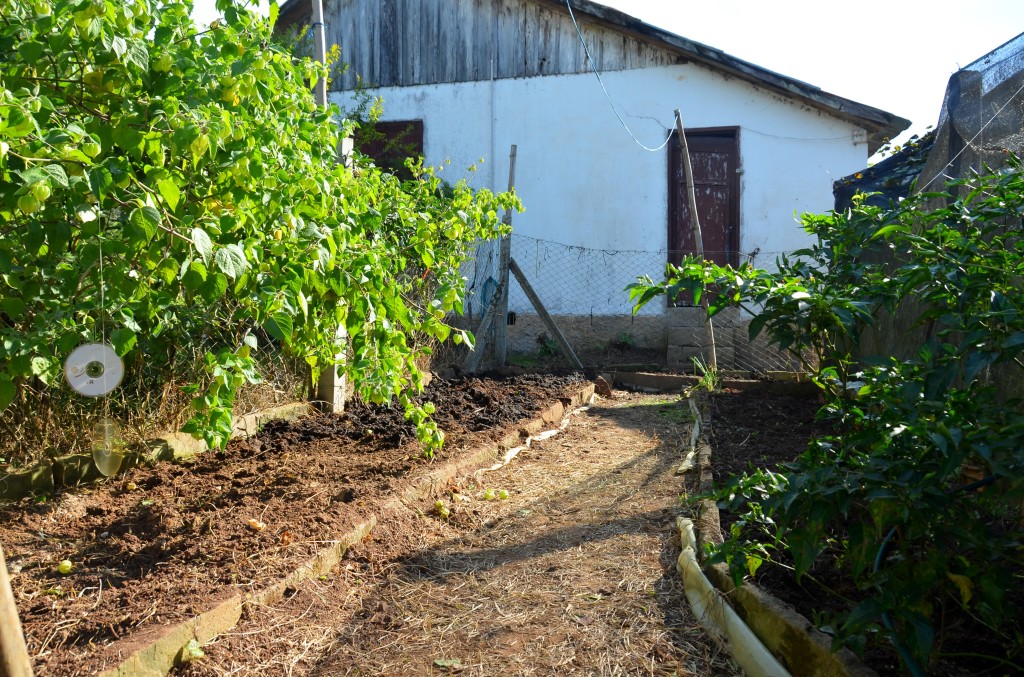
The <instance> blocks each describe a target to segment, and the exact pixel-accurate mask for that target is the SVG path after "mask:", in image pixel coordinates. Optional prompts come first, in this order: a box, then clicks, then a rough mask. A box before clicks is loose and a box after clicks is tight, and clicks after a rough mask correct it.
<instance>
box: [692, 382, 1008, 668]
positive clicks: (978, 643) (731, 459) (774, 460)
mask: <svg viewBox="0 0 1024 677" xmlns="http://www.w3.org/2000/svg"><path fill="white" fill-rule="evenodd" d="M819 406H820V404H819V403H818V401H817V400H815V399H813V398H806V397H794V396H788V395H778V394H771V393H766V392H764V391H757V390H749V391H739V390H730V389H726V390H725V391H723V392H720V393H716V394H715V395H714V396H713V397H711V398H710V401H709V403H708V407H707V409H708V412H709V414H710V418H711V421H712V425H711V431H710V433H709V434H708V441H709V442H710V445H711V457H712V468H713V471H714V478H715V481H716V484H718V485H721V484H722V483H723V482H724V480H725V479H726V478H727V477H728V476H729V475H734V474H738V473H741V472H743V471H744V470H747V469H749V468H751V467H761V468H768V469H773V470H779V469H780V465H781V464H783V463H786V462H789V461H792V460H793V459H794V458H795V457H796V456H797V455H798V454H799V453H800V452H801V451H803V449H804V448H805V447H806V445H807V442H808V441H809V440H810V439H811V438H812V437H813V436H819V435H824V434H828V433H829V432H830V428H829V426H828V425H827V424H826V423H823V422H821V421H818V420H816V419H815V414H816V412H817V410H818V408H819ZM720 519H721V526H722V529H723V530H724V531H726V532H727V531H728V528H729V525H730V524H732V522H733V521H734V520H735V516H734V515H731V514H729V513H727V512H722V513H720ZM789 565H791V562H789V561H788V560H782V561H780V562H778V563H772V562H766V563H765V564H763V565H762V566H761V567H760V568H759V569H758V571H757V574H756V576H755V577H754V581H753V582H754V583H755V584H756V586H757V587H758V588H760V589H761V590H763V591H765V592H767V593H769V595H771V596H772V597H774V598H776V599H778V600H781V601H782V602H783V603H784V605H785V606H788V607H789V610H788V611H787V610H786V609H785V608H783V609H782V611H783V613H791V612H792V611H793V610H795V611H796V612H798V613H799V614H800V615H801V616H803V617H804V619H806V621H807V622H808V624H809V625H810V626H811V627H815V628H818V629H819V630H823V631H825V632H826V633H827V632H829V631H830V626H829V621H828V618H829V615H830V614H834V613H838V612H845V611H849V610H850V609H852V608H853V607H854V606H855V605H856V604H857V603H858V602H859V601H860V600H862V599H864V596H865V594H866V593H865V592H864V591H861V590H858V589H857V588H856V587H855V586H853V585H851V583H850V582H849V580H848V579H847V578H846V577H845V575H844V574H843V572H842V571H841V569H840V568H839V566H838V563H837V560H836V558H835V557H834V556H830V555H829V553H825V554H823V555H822V556H820V557H819V558H818V560H817V562H816V564H815V566H814V567H813V568H812V569H811V571H810V572H809V575H808V576H805V577H804V578H803V579H802V581H801V582H800V583H797V582H796V580H795V579H794V576H793V574H792V570H791V568H790V566H789ZM718 582H720V583H722V587H725V588H729V587H730V586H731V583H729V582H725V581H722V580H721V577H719V580H718V581H716V583H718ZM1011 593H1012V597H1014V598H1015V599H1014V601H1015V602H1016V603H1017V604H1018V608H1020V605H1021V604H1022V603H1024V595H1022V594H1021V592H1020V591H1019V590H1018V591H1011ZM755 594H756V593H755ZM944 613H945V614H946V618H945V619H944V621H945V632H944V633H943V634H942V636H941V637H939V638H937V639H938V640H939V641H941V647H940V648H939V649H938V653H940V654H942V655H941V656H940V657H938V658H937V660H936V662H935V663H934V664H933V665H932V666H929V674H936V675H938V674H941V675H964V676H966V675H978V674H1000V675H1001V674H1016V673H1017V670H1019V666H1018V667H1014V660H1015V659H1014V658H1013V657H1012V656H1011V655H1010V654H1011V652H1012V651H1014V647H1013V646H1008V645H1007V644H1006V643H1005V642H1003V641H1001V640H1000V639H999V638H998V637H997V636H996V635H995V634H994V633H992V632H991V630H989V629H987V628H985V626H983V625H981V624H980V623H978V622H976V621H975V620H974V619H972V618H970V617H968V616H966V615H963V614H957V613H955V610H954V609H953V608H949V609H947V610H945V612H944ZM1006 630H1007V632H1009V634H1011V635H1012V634H1013V632H1014V631H1013V630H1012V629H1006ZM1021 632H1022V630H1021V628H1020V627H1019V619H1018V628H1017V629H1016V633H1017V636H1018V637H1021V636H1022V634H1021ZM1016 651H1017V652H1018V658H1017V659H1016V660H1017V662H1018V663H1019V653H1020V649H1019V648H1017V649H1016ZM986 655H987V656H990V657H995V658H994V659H993V658H986ZM863 660H864V663H865V664H866V665H867V666H868V667H869V668H870V669H873V670H874V671H877V673H878V674H880V675H900V674H905V673H904V671H903V667H902V666H901V663H900V660H899V657H898V655H897V653H896V651H895V650H894V649H893V647H892V646H891V645H890V644H889V643H888V641H886V639H885V638H884V637H876V638H874V639H873V640H872V641H869V642H868V643H867V645H866V647H865V648H864V651H863Z"/></svg>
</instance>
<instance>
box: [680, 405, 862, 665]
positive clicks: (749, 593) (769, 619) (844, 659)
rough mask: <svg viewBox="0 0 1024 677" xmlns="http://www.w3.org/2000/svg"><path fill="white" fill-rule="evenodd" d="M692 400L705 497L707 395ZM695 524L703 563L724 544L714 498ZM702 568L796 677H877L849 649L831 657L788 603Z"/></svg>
mask: <svg viewBox="0 0 1024 677" xmlns="http://www.w3.org/2000/svg"><path fill="white" fill-rule="evenodd" d="M694 399H695V398H694V397H691V398H689V401H690V406H691V409H692V410H693V412H694V414H695V416H696V421H697V422H696V423H695V426H699V428H700V431H701V432H700V436H699V439H698V442H697V445H696V446H697V468H698V470H699V472H700V476H699V492H700V493H701V494H707V493H709V492H710V491H711V490H712V489H713V486H714V477H713V473H712V470H711V455H712V450H711V445H710V444H708V442H707V439H706V438H705V436H704V430H706V429H707V428H708V427H709V426H710V420H711V419H710V415H709V412H708V408H707V399H706V397H705V398H704V400H703V401H702V402H701V404H700V405H697V404H696V403H695V402H694ZM695 522H696V526H697V529H696V531H697V535H696V542H697V546H698V547H697V548H696V551H697V553H699V555H700V558H701V560H703V559H704V557H705V553H706V552H707V549H708V547H709V546H711V545H718V544H721V543H722V541H723V536H722V528H721V521H720V518H719V513H718V506H717V505H716V504H715V502H714V501H713V500H711V499H710V498H704V499H701V500H700V501H698V503H697V517H696V520H695ZM702 569H703V571H704V574H705V575H706V576H707V579H708V580H709V581H711V583H712V584H713V585H714V587H715V588H716V589H717V591H718V592H719V593H720V594H722V595H723V596H724V597H725V598H726V599H728V600H730V602H731V603H732V605H733V607H734V608H735V610H736V613H737V614H738V615H739V616H740V618H742V619H743V621H744V622H745V623H746V625H747V626H748V627H749V628H750V630H751V631H752V632H753V633H754V635H756V636H757V638H758V639H759V640H760V641H761V642H763V643H764V645H765V646H766V647H767V648H768V649H769V650H770V651H771V652H772V653H773V654H774V655H776V656H778V657H780V658H781V659H782V662H783V664H785V665H786V667H788V668H789V669H790V670H791V671H792V674H793V675H794V677H832V676H836V675H838V676H841V677H878V675H877V673H876V672H875V671H874V670H872V669H871V668H869V667H867V666H866V665H864V664H863V663H862V662H861V661H860V660H859V659H858V658H857V657H856V656H855V655H854V653H853V652H852V651H850V650H849V649H840V650H839V651H838V652H835V653H833V652H832V639H831V638H830V637H829V636H828V635H826V634H825V633H823V632H821V631H820V630H818V629H817V628H816V627H814V625H813V624H812V623H811V622H810V621H809V620H808V619H807V618H805V617H804V616H803V615H801V614H799V613H797V612H796V610H794V609H793V608H792V607H790V606H789V605H787V604H785V603H783V602H782V601H781V600H778V599H776V598H775V597H773V596H772V595H769V594H768V593H767V592H765V591H764V590H762V589H761V588H759V587H758V586H757V585H755V584H753V583H749V582H748V583H744V584H743V585H741V586H739V587H737V586H736V585H735V584H734V583H733V580H732V576H731V575H730V574H729V569H728V567H727V566H726V565H725V564H722V563H719V564H713V565H708V564H707V563H706V562H705V563H704V564H703V566H702Z"/></svg>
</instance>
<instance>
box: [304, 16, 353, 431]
mask: <svg viewBox="0 0 1024 677" xmlns="http://www.w3.org/2000/svg"><path fill="white" fill-rule="evenodd" d="M312 3H313V14H312V16H313V25H312V28H313V48H314V50H315V52H316V60H317V61H319V62H320V63H325V62H326V61H327V33H326V31H325V30H324V28H325V26H324V5H323V0H312ZM313 94H314V96H315V97H316V103H317V105H318V106H322V107H324V108H326V107H327V106H328V103H327V80H326V79H325V78H320V79H319V80H317V82H316V87H314V89H313ZM351 152H352V139H349V138H345V139H342V142H341V145H340V146H339V148H338V155H339V157H340V158H341V160H342V161H343V162H345V164H346V165H348V158H349V157H350V155H351ZM345 337H346V332H345V327H344V326H341V327H338V334H337V339H338V344H339V345H341V344H342V343H343V341H344V340H345ZM337 357H338V358H343V357H344V355H342V354H339V355H337ZM347 385H348V384H347V383H346V382H345V377H344V376H343V375H341V374H339V373H338V368H337V367H335V366H332V367H330V368H329V369H324V370H323V371H322V372H321V373H320V379H319V380H318V381H317V388H316V391H317V392H316V399H317V401H318V402H322V403H323V405H322V406H323V409H324V410H325V411H328V412H332V413H340V412H342V411H344V410H345V391H346V387H347Z"/></svg>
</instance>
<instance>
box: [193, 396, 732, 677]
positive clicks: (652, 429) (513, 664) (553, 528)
mask: <svg viewBox="0 0 1024 677" xmlns="http://www.w3.org/2000/svg"><path fill="white" fill-rule="evenodd" d="M688 433H689V421H688V408H687V407H686V405H685V403H684V402H681V401H680V400H679V398H678V397H666V396H664V395H661V396H651V395H636V394H627V393H619V392H617V393H616V394H615V397H613V398H612V399H608V400H598V402H597V403H595V405H594V406H593V407H591V408H590V410H589V411H586V412H582V413H579V414H577V415H575V416H574V417H573V420H572V423H571V424H570V425H569V427H568V428H567V429H566V430H565V432H563V433H562V434H560V435H557V436H555V437H552V438H550V439H548V440H545V441H543V442H535V443H534V445H533V447H532V448H531V449H529V450H527V451H525V452H523V453H522V454H520V456H519V457H518V458H517V459H516V460H515V461H513V462H512V464H510V465H509V466H506V467H505V468H503V469H501V470H498V471H494V472H488V473H485V474H484V475H482V476H480V477H477V478H475V479H467V480H465V481H464V482H463V484H462V485H461V486H458V487H453V488H457V489H458V490H459V494H460V495H461V496H463V497H465V498H466V499H468V500H459V499H457V498H456V499H452V500H448V501H447V504H448V505H450V506H451V516H450V518H449V519H448V520H447V521H445V520H442V519H440V518H439V517H438V516H436V515H435V514H431V510H432V507H433V506H432V505H427V504H425V505H420V506H409V507H407V508H406V509H403V510H402V511H399V512H396V513H395V514H393V515H391V516H388V517H387V518H386V519H384V520H382V522H381V524H380V525H379V526H378V528H377V530H376V531H375V532H374V534H373V537H372V539H371V540H369V541H368V542H365V543H362V544H360V545H358V546H357V547H355V548H353V549H352V550H350V553H349V556H348V557H347V558H346V560H345V561H344V562H343V563H342V565H341V567H340V570H338V571H337V572H336V575H334V576H332V577H327V578H323V579H321V580H318V581H313V582H310V583H308V584H306V585H304V586H303V587H302V588H300V589H297V590H293V591H289V596H288V598H287V599H286V600H285V601H284V602H282V603H281V604H279V605H276V606H275V607H274V608H265V609H261V610H258V611H255V612H253V613H251V614H249V616H248V617H247V618H246V619H244V620H243V622H242V624H241V625H239V626H238V627H237V628H236V630H235V631H234V632H232V633H230V634H229V635H225V636H222V637H220V638H218V639H216V640H215V641H214V642H212V643H211V644H209V645H208V646H206V647H205V648H204V650H205V653H206V657H205V658H202V659H199V660H196V661H193V662H192V663H191V664H190V665H189V666H188V667H187V668H185V669H184V670H183V671H182V673H187V674H203V675H211V674H212V675H226V674H256V673H259V672H264V673H265V674H313V675H349V674H352V675H356V674H358V675H431V674H450V673H458V674H460V675H495V674H502V675H572V674H588V675H702V676H703V675H732V674H735V673H736V669H735V668H734V667H733V665H732V664H731V663H730V662H729V660H728V658H727V657H726V656H724V655H723V654H721V653H720V652H719V650H718V649H717V647H716V646H715V645H714V644H713V643H712V642H711V641H710V639H708V638H707V637H706V635H705V634H704V633H703V632H702V630H701V629H700V627H699V626H698V624H697V622H696V620H695V619H694V617H693V616H692V614H691V613H690V611H689V607H688V605H687V603H686V601H685V598H684V596H683V592H682V588H681V585H680V583H679V579H678V576H677V574H676V571H675V561H676V558H677V556H678V544H677V536H676V534H675V533H674V531H673V522H674V517H675V515H676V514H677V512H678V510H679V508H678V506H679V501H678V499H679V495H680V492H681V491H682V490H683V487H682V480H681V478H680V477H679V476H677V475H675V474H674V470H675V466H676V465H677V464H678V461H679V460H680V458H681V456H682V452H681V449H682V448H683V445H684V444H685V443H684V440H685V439H686V438H687V437H688ZM487 489H491V490H493V492H494V493H495V494H497V493H498V492H500V491H502V490H503V491H506V492H508V498H507V499H505V500H501V499H498V498H495V499H493V500H486V498H485V495H486V494H485V492H486V490H487Z"/></svg>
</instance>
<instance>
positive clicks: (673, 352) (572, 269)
mask: <svg viewBox="0 0 1024 677" xmlns="http://www.w3.org/2000/svg"><path fill="white" fill-rule="evenodd" d="M499 250H500V245H499V243H498V242H484V243H481V244H480V245H479V246H478V247H477V251H476V255H475V256H474V257H473V258H472V259H471V260H470V261H468V262H467V264H466V266H465V268H464V269H463V276H464V277H465V278H466V280H467V289H468V296H467V302H466V318H465V323H466V325H467V326H469V327H470V328H474V327H477V326H479V324H480V321H481V319H482V317H483V314H484V313H485V312H486V310H487V308H488V305H489V304H490V302H491V299H492V297H493V296H494V294H496V293H497V292H498V285H499V280H500V278H501V275H500V270H499V269H500V264H499V259H500V251H499ZM783 253H784V252H776V251H764V250H755V251H752V252H747V253H744V254H741V255H740V260H741V261H749V262H751V263H752V264H753V265H755V266H757V267H761V268H767V269H774V268H775V261H776V259H777V258H778V257H779V256H780V255H781V254H783ZM511 254H512V259H514V260H515V261H516V262H517V263H518V265H519V268H520V269H521V270H522V272H523V274H524V275H525V276H526V278H527V280H528V282H529V283H530V285H531V286H532V287H533V288H534V290H535V291H536V293H537V296H539V297H540V300H541V301H542V302H543V304H544V306H545V308H546V310H547V312H548V313H549V314H550V315H551V317H552V318H553V319H554V321H555V323H556V324H557V325H558V327H559V329H560V330H561V331H562V333H563V334H564V335H565V337H566V339H567V340H568V342H569V344H570V345H571V346H572V348H573V350H574V351H575V352H576V354H577V356H578V357H579V358H580V360H581V362H582V363H583V365H584V366H586V367H588V368H590V367H593V368H601V367H610V366H616V365H643V366H647V365H650V366H655V365H659V366H668V367H673V368H678V369H680V370H690V369H693V368H694V363H693V360H694V358H697V359H698V360H700V361H701V362H703V363H706V362H707V345H706V338H705V331H704V329H703V327H704V322H703V315H702V312H703V311H702V310H701V309H700V308H694V307H692V306H691V307H686V305H685V303H683V304H681V306H680V307H669V304H668V302H667V300H666V299H665V298H663V297H662V298H658V299H655V300H654V301H652V302H650V303H649V304H647V305H646V306H645V307H644V308H642V309H641V310H640V311H639V312H637V313H636V314H634V313H633V307H632V303H631V301H630V299H629V292H628V291H626V287H627V286H628V285H629V284H631V283H633V282H636V281H637V278H638V277H640V276H644V275H647V276H650V277H651V278H652V279H653V280H655V281H657V280H659V279H661V278H662V276H663V275H664V272H665V264H666V262H667V261H668V260H669V257H670V254H671V252H669V251H668V250H667V249H661V250H656V249H655V250H635V249H608V248H592V247H584V246H579V245H570V244H564V243H560V242H553V241H550V240H544V239H539V238H534V237H528V236H525V235H519V234H514V235H513V236H512V237H511ZM707 255H708V257H709V258H711V257H714V256H715V255H716V253H715V252H708V253H707ZM502 321H503V322H504V323H505V326H506V327H507V337H508V338H507V342H508V363H509V364H512V365H516V364H519V365H522V366H542V365H555V364H558V363H559V362H560V361H561V363H562V364H565V361H564V359H563V358H562V357H561V355H560V354H559V352H558V348H557V344H556V343H555V341H554V340H553V338H554V337H552V336H551V332H550V331H549V329H548V327H547V326H546V325H545V323H544V322H543V320H542V319H541V317H540V316H539V315H538V313H537V311H536V310H535V309H534V307H533V305H532V303H531V301H530V300H529V298H528V296H527V294H526V293H525V292H524V290H523V288H522V286H521V285H520V284H519V283H518V282H517V281H516V279H515V277H511V278H510V283H509V301H508V315H507V316H506V317H504V318H498V320H497V322H502ZM748 321H749V317H745V316H744V315H743V314H742V313H736V312H731V313H723V314H721V315H720V316H718V317H716V318H715V325H714V326H715V341H716V348H717V351H716V352H717V355H718V366H719V368H720V369H727V370H738V371H746V372H755V373H763V372H768V371H794V370H796V369H797V364H796V363H795V361H794V360H793V358H792V357H791V356H789V355H787V354H785V353H782V352H780V351H779V350H777V349H775V348H772V347H771V346H769V345H768V342H767V340H766V339H765V338H764V337H763V336H762V337H758V338H757V339H756V340H754V341H751V340H749V338H748V331H747V324H748ZM485 364H489V362H487V361H486V360H485Z"/></svg>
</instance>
